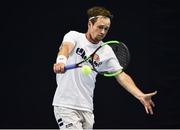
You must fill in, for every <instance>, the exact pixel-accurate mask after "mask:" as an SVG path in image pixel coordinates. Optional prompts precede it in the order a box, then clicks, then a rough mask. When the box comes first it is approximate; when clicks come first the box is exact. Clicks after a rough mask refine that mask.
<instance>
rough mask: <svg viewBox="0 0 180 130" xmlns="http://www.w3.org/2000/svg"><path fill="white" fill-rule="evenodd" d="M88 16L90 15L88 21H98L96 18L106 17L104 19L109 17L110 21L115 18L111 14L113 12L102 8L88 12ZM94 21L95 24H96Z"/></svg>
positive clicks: (98, 7)
mask: <svg viewBox="0 0 180 130" xmlns="http://www.w3.org/2000/svg"><path fill="white" fill-rule="evenodd" d="M87 15H88V19H91V18H93V21H94V20H95V21H96V19H97V18H96V16H104V17H108V18H110V19H112V18H113V15H112V14H111V12H110V11H109V10H108V9H106V8H105V7H101V6H94V7H92V8H90V9H88V10H87ZM95 21H94V22H95Z"/></svg>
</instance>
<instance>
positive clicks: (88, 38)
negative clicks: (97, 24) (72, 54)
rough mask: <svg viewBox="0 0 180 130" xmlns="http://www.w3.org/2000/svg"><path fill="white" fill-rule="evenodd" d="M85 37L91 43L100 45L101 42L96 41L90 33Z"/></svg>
mask: <svg viewBox="0 0 180 130" xmlns="http://www.w3.org/2000/svg"><path fill="white" fill-rule="evenodd" d="M85 36H86V38H87V40H88V41H90V42H91V43H93V44H98V43H99V41H96V40H94V39H93V38H92V37H91V35H90V34H89V33H88V32H87V33H86V34H85Z"/></svg>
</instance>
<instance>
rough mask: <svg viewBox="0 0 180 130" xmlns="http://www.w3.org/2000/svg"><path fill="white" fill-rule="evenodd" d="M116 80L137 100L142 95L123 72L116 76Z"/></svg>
mask: <svg viewBox="0 0 180 130" xmlns="http://www.w3.org/2000/svg"><path fill="white" fill-rule="evenodd" d="M116 80H117V81H118V83H119V84H120V85H121V86H122V87H123V88H125V89H126V90H127V91H128V92H129V93H131V94H132V95H133V96H134V97H136V98H137V99H139V98H140V97H141V96H142V95H144V93H143V92H142V91H141V90H140V89H139V88H138V87H137V86H136V84H135V83H134V81H133V80H132V78H131V77H130V76H129V75H127V74H126V73H125V72H123V73H121V74H119V75H118V76H116Z"/></svg>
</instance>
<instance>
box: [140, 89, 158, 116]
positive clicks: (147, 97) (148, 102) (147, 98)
mask: <svg viewBox="0 0 180 130" xmlns="http://www.w3.org/2000/svg"><path fill="white" fill-rule="evenodd" d="M156 94H157V91H155V92H152V93H148V94H144V95H143V96H141V97H140V98H139V100H140V102H141V103H142V104H143V105H144V108H145V110H146V113H147V114H149V113H150V114H151V115H153V109H152V107H155V104H154V102H153V101H152V99H151V97H152V96H154V95H156Z"/></svg>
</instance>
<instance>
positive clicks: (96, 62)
mask: <svg viewBox="0 0 180 130" xmlns="http://www.w3.org/2000/svg"><path fill="white" fill-rule="evenodd" d="M76 54H78V55H80V56H81V57H82V58H83V59H84V60H85V59H86V58H87V56H86V51H85V50H84V49H83V48H77V49H76ZM88 62H89V63H90V64H91V65H92V64H94V65H95V67H99V65H101V64H102V62H100V58H99V56H98V55H97V54H95V55H94V57H93V61H92V59H89V60H88Z"/></svg>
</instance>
